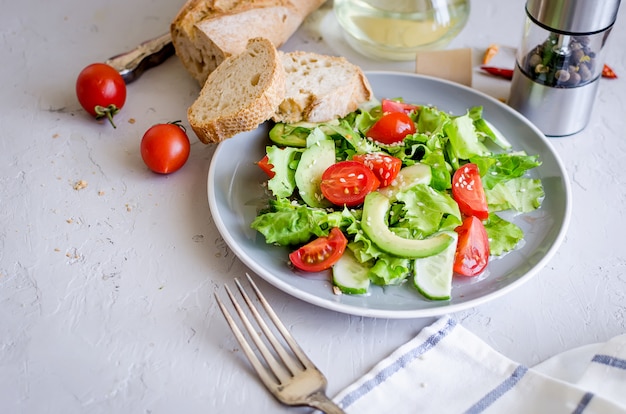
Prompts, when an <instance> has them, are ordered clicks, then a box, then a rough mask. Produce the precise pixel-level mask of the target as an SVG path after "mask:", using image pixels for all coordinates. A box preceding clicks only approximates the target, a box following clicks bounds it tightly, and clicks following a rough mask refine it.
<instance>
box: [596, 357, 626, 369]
mask: <svg viewBox="0 0 626 414" xmlns="http://www.w3.org/2000/svg"><path fill="white" fill-rule="evenodd" d="M591 361H593V362H597V363H598V364H603V365H608V366H610V367H613V368H619V369H624V370H626V360H624V359H619V358H615V357H612V356H610V355H595V356H594V357H593V359H592V360H591Z"/></svg>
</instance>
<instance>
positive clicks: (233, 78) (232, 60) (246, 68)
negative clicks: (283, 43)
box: [187, 38, 285, 144]
mask: <svg viewBox="0 0 626 414" xmlns="http://www.w3.org/2000/svg"><path fill="white" fill-rule="evenodd" d="M284 97H285V72H284V70H283V66H282V64H281V61H280V56H279V55H278V51H277V50H276V48H275V46H274V45H273V44H272V43H271V42H270V41H269V40H268V39H265V38H255V39H251V40H250V41H248V44H247V46H246V48H245V49H244V51H243V52H242V53H240V54H238V55H234V56H231V57H229V58H227V59H226V60H224V62H223V63H222V64H221V65H219V66H218V67H217V69H216V70H214V71H213V72H211V74H210V75H209V77H208V78H207V81H206V83H205V84H204V86H203V88H202V90H201V91H200V95H199V96H198V98H197V99H196V101H195V102H194V103H193V104H192V105H191V106H190V107H189V109H188V111H187V118H188V120H189V124H190V125H191V127H192V129H193V131H194V132H195V133H196V135H197V136H198V138H199V139H200V141H202V142H203V143H205V144H210V143H217V142H221V141H223V140H225V139H227V138H230V137H232V136H234V135H236V134H238V133H240V132H244V131H250V130H253V129H255V128H257V127H258V126H259V125H260V124H261V123H263V122H265V121H266V120H268V119H270V118H271V117H272V114H273V113H274V111H275V110H276V107H278V105H279V104H280V102H281V101H282V100H283V99H284Z"/></svg>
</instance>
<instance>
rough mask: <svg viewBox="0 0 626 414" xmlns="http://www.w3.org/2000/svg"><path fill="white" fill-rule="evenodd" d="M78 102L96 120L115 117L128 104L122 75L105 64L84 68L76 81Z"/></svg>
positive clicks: (111, 119) (110, 120) (110, 119)
mask: <svg viewBox="0 0 626 414" xmlns="http://www.w3.org/2000/svg"><path fill="white" fill-rule="evenodd" d="M76 96H77V98H78V102H80V104H81V106H82V107H83V108H84V109H85V111H87V112H89V113H90V114H91V115H92V116H95V117H96V119H100V118H104V117H107V118H108V120H109V122H110V123H111V125H113V127H114V128H115V124H114V123H113V116H114V115H115V114H117V113H118V112H119V110H120V109H122V107H123V106H124V103H125V102H126V83H125V82H124V79H123V78H122V75H120V74H119V73H118V71H116V70H115V69H113V68H112V67H111V66H109V65H106V64H104V63H93V64H91V65H89V66H87V67H86V68H84V69H83V70H82V71H81V72H80V74H79V75H78V78H77V79H76Z"/></svg>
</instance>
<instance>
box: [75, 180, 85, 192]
mask: <svg viewBox="0 0 626 414" xmlns="http://www.w3.org/2000/svg"><path fill="white" fill-rule="evenodd" d="M83 188H87V181H85V180H78V181H76V182H75V183H74V190H77V191H78V190H82V189H83Z"/></svg>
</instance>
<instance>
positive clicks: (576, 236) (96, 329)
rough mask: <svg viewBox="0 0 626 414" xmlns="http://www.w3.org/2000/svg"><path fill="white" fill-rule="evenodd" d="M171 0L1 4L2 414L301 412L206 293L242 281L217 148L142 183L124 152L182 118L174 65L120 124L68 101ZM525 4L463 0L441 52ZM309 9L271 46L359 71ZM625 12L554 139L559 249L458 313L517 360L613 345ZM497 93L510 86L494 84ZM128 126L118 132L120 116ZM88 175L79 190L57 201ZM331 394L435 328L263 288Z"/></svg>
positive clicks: (188, 98)
mask: <svg viewBox="0 0 626 414" xmlns="http://www.w3.org/2000/svg"><path fill="white" fill-rule="evenodd" d="M182 4H183V1H182V0H177V1H169V2H166V1H158V0H135V1H125V2H122V1H120V0H111V1H109V2H105V3H97V2H84V1H78V0H57V1H53V2H47V1H37V0H23V1H20V2H16V1H8V0H0V6H1V7H0V8H1V9H2V10H3V12H2V14H1V16H0V34H1V36H0V50H1V51H2V57H3V63H2V65H0V79H2V83H3V86H2V98H1V102H2V106H1V112H0V126H1V128H0V133H1V134H2V136H1V138H0V206H1V209H0V407H2V408H1V409H0V410H1V411H2V412H3V413H48V412H50V413H65V414H71V413H170V412H177V413H189V414H191V413H207V412H208V413H226V412H228V413H249V412H287V411H289V412H308V411H307V410H306V409H291V410H289V409H287V408H285V407H283V406H281V405H279V404H278V403H276V402H275V401H274V400H273V399H272V398H271V397H270V396H269V394H268V393H267V392H266V390H265V389H264V388H263V387H262V385H261V384H260V383H259V382H258V381H257V380H256V377H255V376H254V375H253V374H252V373H251V370H250V369H249V366H248V364H247V362H246V361H245V360H244V358H243V356H242V354H241V352H239V351H238V346H237V345H236V343H235V340H234V339H233V337H232V335H231V333H230V331H229V330H228V328H227V326H226V324H225V323H224V321H223V318H222V316H221V314H220V313H219V310H218V309H217V307H216V305H215V303H214V300H213V292H214V291H215V290H216V289H217V288H218V287H221V286H222V285H223V284H224V283H226V282H228V281H230V280H231V279H232V278H233V277H235V276H240V275H242V274H243V273H244V272H245V271H246V269H245V268H244V267H243V265H242V264H241V263H240V262H239V261H238V260H237V258H236V257H234V255H233V254H232V252H230V251H229V249H228V248H227V246H226V245H225V243H224V241H223V240H222V239H221V237H220V235H219V234H218V232H217V230H216V227H215V225H214V223H213V220H212V218H211V214H210V211H209V207H208V204H207V195H206V179H207V171H208V168H209V164H210V161H211V156H212V154H213V150H214V148H213V147H211V146H205V145H203V144H201V143H199V142H198V141H197V139H196V138H195V137H194V136H193V135H192V136H191V139H192V153H191V157H190V159H189V161H188V163H187V165H186V166H185V167H184V168H183V169H182V170H181V171H179V172H177V173H175V174H173V175H170V176H157V175H155V174H152V173H150V172H149V171H148V170H147V169H146V168H145V167H144V165H143V163H142V160H141V157H140V155H139V152H138V150H139V141H140V139H141V136H142V135H143V132H144V131H145V130H146V129H147V128H148V127H149V126H151V125H153V124H154V123H157V122H165V121H173V120H176V119H185V114H186V109H187V107H188V106H189V105H190V104H191V102H192V101H193V100H194V98H195V96H196V95H197V93H198V90H199V87H198V85H197V84H196V83H195V81H193V80H192V79H191V77H190V76H189V75H188V74H187V72H186V71H185V70H184V69H183V67H182V65H181V64H180V63H179V62H178V61H177V60H176V59H175V58H172V59H170V60H168V61H167V62H166V63H165V64H163V65H162V66H160V67H158V68H156V69H152V70H150V71H148V72H146V73H145V74H144V76H143V77H142V78H141V79H139V80H138V81H136V82H135V83H133V84H131V85H129V88H128V100H127V103H126V105H125V107H124V109H123V110H122V112H121V113H120V114H119V115H118V116H117V124H118V128H117V129H115V130H114V129H113V128H111V127H110V126H109V125H106V124H103V123H97V122H95V121H93V120H92V119H91V118H90V117H89V116H88V115H87V114H86V113H85V112H84V111H83V110H82V109H81V108H80V106H79V104H78V102H77V101H76V98H75V95H74V82H75V78H76V76H77V74H78V72H79V71H80V69H81V68H82V67H84V66H85V65H87V64H89V63H91V62H94V61H102V60H105V59H106V58H108V57H110V56H112V55H114V54H117V53H119V52H122V51H125V50H128V49H131V48H132V47H134V46H135V45H136V44H138V43H139V42H141V41H143V40H146V39H148V38H152V37H155V36H157V35H160V34H161V33H163V32H165V31H166V30H167V28H168V26H169V22H170V20H171V19H172V17H173V16H174V15H175V13H176V12H177V11H178V9H179V8H180V7H181V6H182ZM523 8H524V2H523V1H521V0H515V1H510V2H506V6H504V4H503V3H502V2H493V1H489V0H472V12H471V16H470V20H469V23H468V25H467V26H466V27H465V29H464V30H463V32H462V33H461V35H460V36H459V37H458V38H457V39H456V40H455V41H454V42H453V44H452V45H451V46H450V47H475V48H484V47H486V46H487V45H488V44H489V43H492V42H498V43H500V44H503V45H510V46H517V45H518V43H519V41H520V40H521V29H522V23H523V18H524V15H523ZM332 22H333V21H332V19H328V18H327V17H326V18H325V17H324V11H322V12H319V13H316V14H315V15H314V16H313V17H312V18H311V19H309V21H307V23H306V24H305V25H304V26H303V27H302V28H301V29H300V31H299V32H298V33H297V34H296V35H295V36H294V37H293V38H292V39H291V40H290V41H289V43H288V44H287V45H285V47H284V48H285V49H303V50H311V51H316V52H322V53H329V54H338V53H347V54H348V55H349V57H350V58H351V59H352V60H353V61H354V63H358V64H360V65H362V66H363V68H365V69H381V68H382V69H391V70H400V71H407V72H411V71H412V70H413V66H412V64H410V63H404V64H397V63H396V64H389V63H384V62H373V61H369V60H367V59H364V58H360V57H358V56H356V55H354V54H353V53H351V52H350V51H349V49H347V47H346V46H345V44H343V43H342V40H341V38H337V37H336V36H334V35H333V33H334V32H333V28H332V27H329V25H332V24H331V23H332ZM624 40H626V11H625V10H624V7H622V10H621V11H620V14H619V16H618V19H617V23H616V25H615V28H614V30H613V32H612V35H611V42H610V44H609V46H608V47H607V63H609V64H611V65H612V66H613V68H614V69H615V70H616V72H617V74H618V75H621V77H620V78H619V79H617V80H612V81H609V80H602V81H601V84H600V88H599V94H598V97H597V99H596V106H595V108H594V111H593V115H592V117H591V121H590V124H589V125H588V127H587V128H586V129H585V130H584V131H583V132H581V133H579V134H577V135H574V136H570V137H567V138H559V139H552V143H553V144H554V146H555V148H556V150H557V152H558V153H559V155H560V156H561V157H562V159H563V161H564V163H565V165H566V167H567V169H568V173H569V178H570V179H571V182H572V190H573V214H572V219H571V223H570V227H569V231H568V233H567V237H566V239H565V241H564V243H563V245H562V247H561V248H560V250H559V251H558V253H557V254H556V255H555V256H554V258H553V259H552V260H551V261H550V262H549V264H548V266H547V267H545V268H544V269H543V270H542V271H540V272H539V273H538V274H537V276H536V277H534V278H533V279H531V280H530V281H528V282H527V283H525V284H524V285H522V286H521V287H519V288H518V289H516V290H515V291H513V292H511V293H509V294H507V295H506V296H504V297H502V298H499V299H496V300H494V301H492V302H489V303H487V304H484V305H482V306H480V307H478V308H475V309H470V310H467V311H463V312H460V313H458V314H457V315H455V316H456V317H457V318H458V319H459V320H461V321H462V324H463V325H464V326H465V327H467V328H468V329H470V330H471V331H472V332H474V333H476V334H477V335H478V336H480V337H481V338H483V339H484V340H485V341H487V342H488V343H489V344H491V345H492V346H493V347H494V348H496V349H497V350H499V351H501V352H502V353H504V354H505V355H507V356H509V357H511V358H513V359H515V360H518V361H520V362H522V363H525V364H527V365H534V364H536V363H538V362H540V361H542V360H544V359H545V358H547V357H549V356H552V355H554V354H557V353H560V352H562V351H565V350H567V349H570V348H573V347H577V346H580V345H584V344H590V343H594V342H598V341H605V340H607V339H609V338H610V337H612V336H614V335H617V334H620V333H624V332H626V320H625V319H626V247H624V234H626V221H625V219H624V217H623V208H624V204H625V203H626V178H625V175H624V162H625V161H626V139H624V131H626V116H625V115H626V112H624V111H625V109H624V108H626V53H625V49H624V47H623V41H624ZM505 85H506V84H505ZM131 120H134V122H131ZM79 180H84V181H86V182H87V184H88V185H87V187H86V188H84V189H81V190H75V189H74V188H73V186H74V183H75V182H77V181H79ZM260 285H261V287H262V289H263V290H264V292H265V293H266V296H268V298H269V299H270V300H271V302H273V303H274V304H275V308H276V310H277V311H278V313H279V314H280V315H281V316H282V318H283V319H284V321H285V322H286V323H287V325H288V326H289V327H290V329H291V331H292V332H293V334H294V336H295V337H296V338H297V339H298V340H299V341H300V342H301V343H302V344H303V346H304V348H305V350H306V351H307V352H308V353H309V354H310V356H311V357H312V359H313V360H314V361H315V362H316V363H317V364H318V365H319V367H320V368H321V369H322V371H324V372H325V373H326V374H327V376H328V378H329V381H330V384H329V392H330V394H335V393H336V392H337V391H339V390H340V389H342V388H343V387H345V386H347V385H348V384H350V383H351V382H352V381H353V380H355V379H356V378H357V377H359V376H360V375H362V374H363V373H365V372H366V371H367V370H369V369H370V368H371V367H372V366H373V364H375V363H376V362H377V361H379V360H380V359H382V358H383V357H384V356H386V355H387V354H388V353H389V352H390V351H392V350H393V349H395V348H396V347H398V346H399V345H401V344H402V343H404V342H405V341H407V340H408V339H410V338H411V337H413V336H414V335H415V334H416V333H417V332H418V331H419V330H420V328H422V327H423V326H425V325H427V324H430V323H432V322H433V319H417V320H383V319H369V318H362V317H355V316H349V315H345V314H339V313H335V312H332V311H327V310H324V309H319V308H316V307H315V306H313V305H309V304H307V303H304V302H301V301H299V300H297V299H294V298H292V297H290V296H289V295H287V294H285V293H283V292H281V291H279V290H277V289H275V288H273V287H272V286H270V285H268V284H267V283H264V282H262V281H261V282H260Z"/></svg>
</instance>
